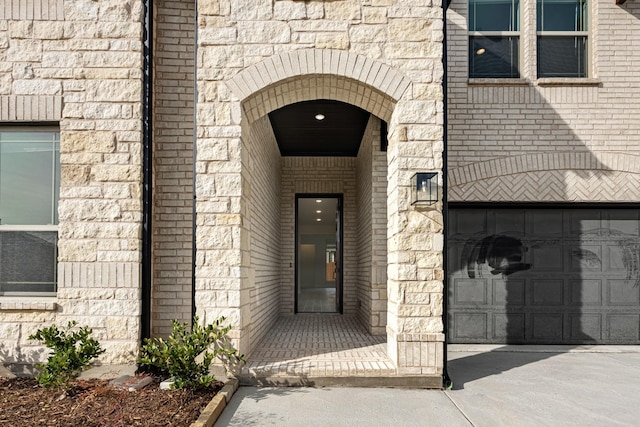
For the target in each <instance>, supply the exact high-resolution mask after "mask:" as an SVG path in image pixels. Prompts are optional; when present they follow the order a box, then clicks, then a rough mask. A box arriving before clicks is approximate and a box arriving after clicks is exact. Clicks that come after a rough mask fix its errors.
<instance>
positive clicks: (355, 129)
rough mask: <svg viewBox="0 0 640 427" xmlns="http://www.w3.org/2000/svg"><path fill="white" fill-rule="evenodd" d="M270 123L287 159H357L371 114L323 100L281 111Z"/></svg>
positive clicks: (308, 102)
mask: <svg viewBox="0 0 640 427" xmlns="http://www.w3.org/2000/svg"><path fill="white" fill-rule="evenodd" d="M318 115H322V117H323V118H322V117H320V116H318ZM269 120H270V121H271V127H272V128H273V133H274V134H275V137H276V140H277V141H278V147H280V154H282V155H283V156H356V155H357V154H358V149H359V147H360V141H361V140H362V136H363V135H364V130H365V127H366V126H367V121H368V120H369V113H368V112H367V111H365V110H363V109H361V108H358V107H356V106H353V105H351V104H347V103H344V102H340V101H331V100H326V99H321V100H314V101H304V102H298V103H295V104H290V105H287V106H285V107H282V108H279V109H277V110H275V111H272V112H271V113H269Z"/></svg>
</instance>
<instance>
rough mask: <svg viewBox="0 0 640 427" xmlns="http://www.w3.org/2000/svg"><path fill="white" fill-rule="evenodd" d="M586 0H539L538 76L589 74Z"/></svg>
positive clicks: (583, 75) (579, 75)
mask: <svg viewBox="0 0 640 427" xmlns="http://www.w3.org/2000/svg"><path fill="white" fill-rule="evenodd" d="M587 30H588V28H587V0H538V4H537V31H538V32H537V35H538V77H587Z"/></svg>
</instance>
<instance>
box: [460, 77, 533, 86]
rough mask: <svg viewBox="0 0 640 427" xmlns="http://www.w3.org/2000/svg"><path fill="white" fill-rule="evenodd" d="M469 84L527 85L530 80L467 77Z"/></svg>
mask: <svg viewBox="0 0 640 427" xmlns="http://www.w3.org/2000/svg"><path fill="white" fill-rule="evenodd" d="M468 84H469V86H528V85H530V84H531V82H530V81H529V80H527V79H489V78H486V79H485V78H483V79H469V81H468Z"/></svg>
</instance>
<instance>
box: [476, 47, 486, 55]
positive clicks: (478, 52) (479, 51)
mask: <svg viewBox="0 0 640 427" xmlns="http://www.w3.org/2000/svg"><path fill="white" fill-rule="evenodd" d="M485 52H486V50H485V48H483V47H481V48H480V49H478V50H476V55H483V54H484V53H485Z"/></svg>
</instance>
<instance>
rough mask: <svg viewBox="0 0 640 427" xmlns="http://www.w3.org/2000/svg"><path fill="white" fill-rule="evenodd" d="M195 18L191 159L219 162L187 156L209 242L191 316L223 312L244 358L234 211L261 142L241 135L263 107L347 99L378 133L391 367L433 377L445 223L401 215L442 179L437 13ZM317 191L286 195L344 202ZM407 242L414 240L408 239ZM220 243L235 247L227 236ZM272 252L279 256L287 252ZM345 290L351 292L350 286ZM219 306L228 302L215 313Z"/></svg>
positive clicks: (249, 271) (368, 6) (206, 10)
mask: <svg viewBox="0 0 640 427" xmlns="http://www.w3.org/2000/svg"><path fill="white" fill-rule="evenodd" d="M198 16H199V21H198V26H199V27H198V37H197V40H198V54H197V58H198V64H197V69H198V75H197V81H198V93H199V95H198V104H197V135H198V141H197V144H198V147H197V151H198V152H200V150H201V149H202V150H204V149H206V148H209V149H211V147H216V150H217V152H219V153H221V155H222V160H220V159H212V160H204V159H200V158H199V157H197V158H196V213H197V215H198V225H199V230H198V232H199V233H200V232H201V233H202V235H203V236H209V239H208V240H206V241H205V240H199V239H197V238H196V247H197V253H198V257H197V259H196V295H197V299H198V301H199V302H200V304H199V305H198V312H200V313H202V314H204V316H205V317H206V318H207V319H210V318H212V317H215V316H218V315H220V314H224V315H227V317H228V318H229V319H231V321H232V322H233V325H234V329H233V330H232V334H233V337H232V338H233V339H234V340H235V343H236V345H237V346H238V347H239V348H240V349H241V350H242V351H244V352H247V353H249V354H250V352H251V349H252V346H253V345H255V339H254V338H252V337H254V336H256V335H254V334H253V333H252V325H253V321H252V310H251V292H250V289H251V286H252V284H251V280H250V278H252V277H254V272H253V266H252V264H251V262H250V259H251V257H250V256H249V253H251V246H250V242H251V241H252V240H253V236H252V235H253V233H254V232H253V231H252V230H253V226H252V224H251V221H250V220H249V221H247V216H246V214H245V212H247V211H248V209H249V205H248V199H247V198H246V197H244V196H245V193H246V191H248V189H249V188H251V187H253V185H254V183H255V182H254V179H253V178H252V177H251V176H250V175H248V174H247V173H246V171H245V168H244V167H243V164H245V163H246V160H245V159H247V158H250V157H251V156H252V153H253V151H254V150H256V149H257V148H256V145H257V144H264V143H267V142H266V141H248V139H247V131H246V127H247V126H250V127H254V126H257V124H256V123H258V122H259V120H260V119H261V118H262V117H264V116H265V115H266V114H267V113H269V112H270V111H273V110H274V109H276V108H279V107H282V106H285V105H288V104H291V103H294V102H299V101H305V100H311V99H332V100H338V101H343V102H348V103H351V104H353V105H356V106H358V107H360V108H363V109H365V110H367V111H369V112H371V113H372V114H374V115H376V116H377V117H379V118H380V119H383V120H385V121H387V122H388V123H389V148H388V151H387V183H386V189H387V221H386V225H387V230H388V235H387V248H388V250H387V260H386V261H387V264H388V280H387V288H388V292H387V296H388V306H387V310H388V312H387V317H386V333H387V338H388V350H389V353H390V357H391V358H392V360H394V362H395V363H396V364H397V365H398V372H400V373H402V374H425V375H438V374H439V373H441V371H442V355H441V351H442V341H443V339H444V334H443V331H442V318H441V315H442V307H441V304H442V297H441V293H442V278H443V274H442V271H443V268H442V254H441V252H442V243H443V238H442V215H441V213H440V211H439V210H438V209H436V210H430V211H427V212H422V211H416V210H412V209H410V200H409V183H410V178H411V176H412V175H413V173H415V172H416V171H421V170H435V171H438V170H441V169H442V149H443V144H442V136H443V131H442V124H443V122H444V117H443V99H442V76H443V69H442V40H443V38H442V37H443V32H442V29H443V28H442V27H443V25H442V9H441V7H440V5H439V4H431V3H430V4H425V3H424V2H411V1H410V2H406V1H383V2H368V1H360V0H357V1H354V0H349V1H344V2H328V1H326V2H325V1H322V2H320V1H318V2H305V3H302V2H295V1H276V2H271V1H260V2H255V1H244V0H241V1H233V2H216V1H213V2H203V3H200V4H199V10H198ZM251 134H253V132H251ZM301 161H302V160H301ZM292 162H294V161H293V160H289V159H286V158H285V159H284V169H283V175H282V180H283V185H282V193H281V199H282V200H285V202H282V206H281V207H282V208H284V207H285V206H287V204H289V206H291V205H290V204H291V203H292V202H293V201H292V198H291V197H292V196H293V194H291V195H289V196H286V194H285V188H287V187H286V171H287V170H288V166H287V165H288V164H292ZM318 162H322V160H318ZM294 163H295V162H294ZM309 165H311V164H309ZM311 167H312V170H313V166H311ZM323 167H326V166H323ZM349 170H351V171H352V172H351V173H352V174H353V175H352V176H353V178H351V179H353V182H354V184H353V185H352V187H351V188H352V189H351V190H349V191H351V192H352V194H353V196H352V197H353V198H354V200H355V196H356V188H357V184H356V183H355V177H356V172H355V167H354V165H346V164H345V165H342V166H340V167H339V168H334V169H333V173H334V174H335V173H338V174H341V173H344V172H348V171H349ZM322 182H323V181H322V180H320V181H318V182H309V184H305V183H304V182H302V183H301V182H297V185H298V186H300V189H299V190H296V191H295V192H301V191H302V190H304V191H305V192H308V191H310V189H311V188H318V190H314V191H319V190H320V189H322V190H323V192H324V191H328V190H332V191H328V192H334V191H336V192H344V193H345V197H347V194H349V192H348V191H347V189H346V187H345V188H344V189H342V188H337V187H335V185H334V186H331V185H330V184H328V186H323V185H322ZM348 182H349V181H341V182H340V184H341V185H345V186H346V184H347V183H348ZM314 186H315V187H314ZM347 200H348V199H345V210H346V209H348V208H347ZM284 211H285V212H286V211H287V209H285V210H284ZM289 211H290V210H289ZM349 215H351V214H348V213H347V216H346V217H347V219H348V218H349ZM284 221H285V218H284V217H283V222H284ZM221 224H224V225H225V227H224V228H223V227H220V226H219V225H221ZM227 227H228V230H227V229H226V228H227ZM282 230H283V235H282V236H281V238H282V241H283V242H285V243H283V244H285V245H290V244H291V242H290V239H287V238H286V236H285V230H286V225H283V227H282ZM289 233H290V231H289ZM418 233H424V236H422V237H416V235H417V234H418ZM223 234H230V235H231V236H233V238H232V239H224V238H223V237H224V235H223ZM350 239H351V240H350ZM212 240H213V242H215V244H211V243H213V242H212ZM348 241H352V242H353V244H354V245H355V244H357V235H355V234H354V235H353V237H348V236H347V235H345V245H347V244H349V243H347V242H348ZM286 242H289V243H286ZM281 250H282V255H283V258H284V259H287V249H286V246H282V249H281ZM287 261H289V262H290V257H289V259H287ZM349 262H353V263H354V264H353V266H354V267H353V268H354V269H353V272H355V271H356V268H357V258H354V259H353V261H349V260H345V263H346V264H347V263H349ZM346 264H345V267H346ZM220 265H224V266H225V267H229V268H228V269H226V268H225V271H226V272H228V273H229V275H228V276H222V275H220V274H219V273H220V269H219V266H220ZM285 265H286V264H285ZM285 270H286V269H285ZM347 271H348V270H347V269H346V268H345V311H347V310H350V309H351V307H353V306H351V305H349V304H354V303H355V301H354V300H353V299H352V295H353V296H354V297H355V295H356V290H357V286H356V284H355V282H351V281H350V280H348V279H347V277H346V274H347ZM282 280H283V285H284V283H285V279H284V277H283V278H282ZM289 280H290V279H289ZM351 283H353V288H348V287H347V286H348V285H347V284H351ZM256 286H257V284H256ZM290 286H291V285H289V287H290ZM291 290H292V289H291V288H290V290H289V291H286V287H285V291H284V292H283V293H282V297H281V303H283V308H284V309H285V310H290V308H287V307H291V303H292V301H291V298H292V295H291ZM200 295H202V296H203V298H202V299H201V298H200ZM219 299H222V300H226V301H229V302H230V303H229V304H228V305H227V306H226V307H219V306H218V305H217V301H218V300H219ZM438 352H440V355H438ZM414 355H418V356H417V357H414Z"/></svg>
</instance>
